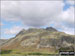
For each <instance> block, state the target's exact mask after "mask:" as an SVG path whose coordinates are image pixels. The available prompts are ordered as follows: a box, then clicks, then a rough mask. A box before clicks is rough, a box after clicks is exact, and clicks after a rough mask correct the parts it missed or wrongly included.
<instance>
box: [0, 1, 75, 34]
mask: <svg viewBox="0 0 75 56" xmlns="http://www.w3.org/2000/svg"><path fill="white" fill-rule="evenodd" d="M63 6H64V3H63V1H1V18H2V19H4V20H6V21H15V22H16V21H22V23H23V24H24V25H25V26H27V27H37V28H39V27H42V26H50V24H54V27H56V28H61V29H62V31H67V30H65V29H66V28H67V29H68V30H70V31H71V30H73V29H74V7H70V8H69V9H68V10H67V11H63ZM72 33H73V31H72Z"/></svg>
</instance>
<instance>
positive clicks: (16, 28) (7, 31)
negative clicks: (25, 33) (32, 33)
mask: <svg viewBox="0 0 75 56" xmlns="http://www.w3.org/2000/svg"><path fill="white" fill-rule="evenodd" d="M22 29H23V27H20V26H14V27H12V28H10V29H5V31H4V33H5V34H9V35H10V34H17V33H18V32H19V31H21V30H22Z"/></svg>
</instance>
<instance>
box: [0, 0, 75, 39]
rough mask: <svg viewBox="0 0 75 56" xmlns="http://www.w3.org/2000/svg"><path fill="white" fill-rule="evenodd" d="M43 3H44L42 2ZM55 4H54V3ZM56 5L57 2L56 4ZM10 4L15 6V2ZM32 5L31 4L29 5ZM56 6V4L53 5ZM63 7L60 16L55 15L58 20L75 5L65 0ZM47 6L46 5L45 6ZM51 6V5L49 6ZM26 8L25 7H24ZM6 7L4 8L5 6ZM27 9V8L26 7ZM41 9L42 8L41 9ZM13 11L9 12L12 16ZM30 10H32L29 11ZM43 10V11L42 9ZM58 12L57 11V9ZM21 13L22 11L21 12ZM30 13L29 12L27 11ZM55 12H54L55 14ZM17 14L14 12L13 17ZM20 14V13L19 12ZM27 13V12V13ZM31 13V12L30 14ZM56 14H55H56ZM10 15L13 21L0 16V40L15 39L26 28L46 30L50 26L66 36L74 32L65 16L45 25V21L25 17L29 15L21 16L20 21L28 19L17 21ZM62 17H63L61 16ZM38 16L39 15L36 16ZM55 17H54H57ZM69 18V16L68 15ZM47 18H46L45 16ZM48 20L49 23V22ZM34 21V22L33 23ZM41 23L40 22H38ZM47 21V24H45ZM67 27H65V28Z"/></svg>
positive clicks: (70, 22) (71, 24)
mask: <svg viewBox="0 0 75 56" xmlns="http://www.w3.org/2000/svg"><path fill="white" fill-rule="evenodd" d="M7 3H8V2H5V3H4V4H7ZM44 3H45V2H44ZM54 3H55V2H54ZM57 3H58V2H57ZM4 4H3V6H5V5H4ZM12 4H16V2H15V3H12ZM31 4H32V3H31ZM55 4H56V3H55ZM55 4H54V6H55ZM63 4H64V5H63V6H62V12H61V15H60V14H59V13H60V12H59V13H58V14H59V15H57V16H60V17H59V18H61V17H63V16H64V15H67V13H68V12H69V11H70V10H72V9H71V8H73V7H74V6H75V5H74V4H72V3H69V2H67V1H66V0H64V1H63ZM7 5H10V3H8V4H7ZM46 5H47V4H46ZM51 5H52V4H51ZM25 6H26V5H25ZM27 6H29V4H27ZM30 6H31V5H30ZM57 6H59V4H58V5H57ZM5 7H6V6H5ZM5 7H2V9H3V8H5ZM21 7H22V6H21ZM32 7H33V8H34V6H32ZM51 7H53V6H51ZM6 8H7V9H6V10H8V9H9V8H11V7H10V6H8V7H6ZM23 8H24V7H23ZM28 8H29V7H28ZM54 8H55V7H54ZM58 8H61V6H59V7H58ZM41 9H42V8H41ZM3 10H5V9H3ZM6 10H5V12H6V13H7V14H9V13H8V11H6ZM14 10H16V9H13V10H12V9H11V11H13V13H12V14H14V13H15V11H14ZM17 10H19V9H17ZM31 10H32V9H31ZM35 10H36V9H34V14H35ZM42 10H43V9H42ZM58 10H59V9H58ZM21 11H22V10H21ZM29 11H30V10H29ZM36 11H37V10H36ZM56 11H57V7H56ZM56 11H55V12H56ZM30 12H31V11H30ZM55 12H53V13H55ZM63 12H64V13H65V14H64V13H63ZM17 13H18V12H16V13H15V15H18V14H17ZM20 13H21V12H20ZM28 13H29V12H28ZM31 13H32V12H31ZM36 13H39V12H36ZM56 13H57V12H56ZM56 13H55V15H56ZM2 14H3V12H2ZM12 14H11V13H10V14H9V16H10V17H11V19H12V18H15V19H16V20H15V19H14V20H9V18H10V17H9V16H8V15H7V16H6V15H5V14H3V15H4V16H1V17H0V18H1V24H0V26H1V38H2V39H8V38H11V37H15V35H16V34H17V33H18V32H19V31H21V30H22V29H23V28H25V29H27V28H30V27H38V28H39V27H40V28H46V27H47V26H52V27H55V28H56V29H58V30H59V31H64V32H66V33H67V34H74V33H73V31H74V25H73V23H72V22H73V20H72V21H71V20H67V19H66V18H68V17H66V16H64V17H63V18H64V19H62V18H61V19H53V20H52V19H47V21H46V23H45V24H44V22H45V19H44V20H43V21H41V20H40V19H36V20H35V19H33V18H36V17H37V16H36V15H35V16H36V17H32V16H33V15H32V16H30V17H32V18H31V19H30V18H29V17H27V16H29V15H30V14H28V15H27V16H26V17H25V15H22V16H21V18H20V19H22V18H23V17H25V18H28V19H22V20H18V19H17V17H14V16H13V15H12ZM22 14H23V12H22ZM26 14H27V12H26ZM62 15H63V16H62ZM38 16H39V15H38ZM57 16H56V17H57ZM70 16H71V15H70ZM46 17H47V16H46ZM39 18H41V17H39ZM52 18H55V17H54V15H53V17H52ZM73 19H74V18H73ZM29 20H31V21H29ZM49 20H50V21H49ZM51 20H52V21H51ZM35 21H36V22H35ZM40 21H41V22H40ZM48 21H49V23H47V22H48ZM55 22H59V23H55ZM66 25H67V26H66ZM58 26H60V27H58Z"/></svg>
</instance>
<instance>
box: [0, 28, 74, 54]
mask: <svg viewBox="0 0 75 56" xmlns="http://www.w3.org/2000/svg"><path fill="white" fill-rule="evenodd" d="M74 39H75V35H69V34H66V33H64V32H59V31H57V30H56V29H55V28H53V27H47V28H46V29H42V28H41V29H37V28H30V29H28V30H25V29H23V30H21V31H20V32H19V33H18V34H17V35H16V36H15V37H14V38H11V39H9V40H8V41H6V42H5V43H3V44H1V46H0V48H1V49H2V50H20V51H21V52H44V53H56V52H58V51H59V50H64V49H65V48H66V49H65V50H64V51H66V50H68V51H70V50H71V51H73V50H74V47H75V44H74Z"/></svg>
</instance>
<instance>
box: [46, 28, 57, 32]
mask: <svg viewBox="0 0 75 56" xmlns="http://www.w3.org/2000/svg"><path fill="white" fill-rule="evenodd" d="M46 30H48V31H51V32H54V31H57V30H56V29H54V28H53V27H47V28H46Z"/></svg>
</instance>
